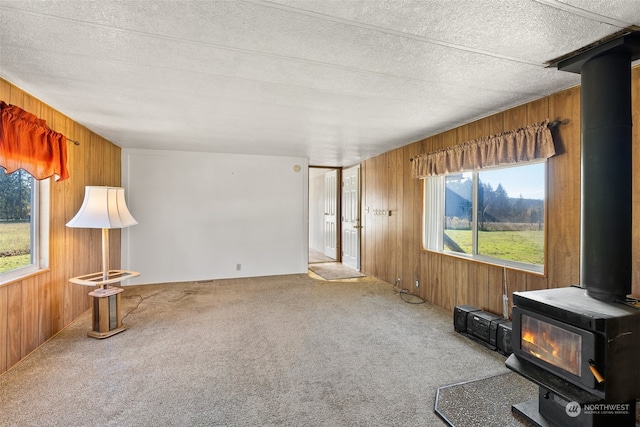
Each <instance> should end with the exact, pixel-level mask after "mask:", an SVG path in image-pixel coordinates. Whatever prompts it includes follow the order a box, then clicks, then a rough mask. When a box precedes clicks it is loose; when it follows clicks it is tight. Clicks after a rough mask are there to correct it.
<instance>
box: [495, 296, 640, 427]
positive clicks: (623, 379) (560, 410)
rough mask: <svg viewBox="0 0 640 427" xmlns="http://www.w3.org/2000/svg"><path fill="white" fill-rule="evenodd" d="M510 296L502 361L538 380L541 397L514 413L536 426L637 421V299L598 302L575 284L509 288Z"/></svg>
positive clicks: (639, 391)
mask: <svg viewBox="0 0 640 427" xmlns="http://www.w3.org/2000/svg"><path fill="white" fill-rule="evenodd" d="M513 301H514V304H515V307H514V309H513V328H512V331H511V334H512V335H511V345H512V347H513V354H512V355H511V356H510V357H509V359H507V362H506V364H507V366H508V367H509V368H510V369H512V370H514V371H516V372H518V373H519V374H521V375H523V376H524V377H526V378H528V379H529V380H531V381H533V382H535V383H536V384H538V385H539V395H538V399H535V400H534V401H530V402H524V403H521V404H518V405H515V406H514V408H513V409H514V412H516V413H517V414H518V415H520V416H521V417H524V418H525V419H527V420H529V421H530V422H533V423H534V424H537V425H541V426H547V425H550V426H552V425H559V426H580V427H582V426H612V425H615V426H624V425H629V426H635V413H636V406H635V400H636V397H637V396H640V382H639V381H638V378H637V377H638V375H637V374H636V372H637V371H638V366H637V364H638V361H639V360H640V342H639V340H638V339H639V337H640V308H639V307H640V306H638V304H637V301H635V300H628V301H625V302H606V301H600V300H597V299H595V298H592V297H590V296H588V295H587V293H586V291H585V290H584V289H582V288H580V287H568V288H558V289H547V290H541V291H530V292H514V294H513ZM571 405H573V406H571ZM601 405H620V406H616V408H615V409H613V410H611V409H607V408H612V406H601ZM578 408H579V410H578ZM569 410H573V411H574V412H568V411H569Z"/></svg>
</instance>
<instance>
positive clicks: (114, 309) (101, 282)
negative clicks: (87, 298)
mask: <svg viewBox="0 0 640 427" xmlns="http://www.w3.org/2000/svg"><path fill="white" fill-rule="evenodd" d="M139 275H140V273H138V272H136V271H126V270H109V272H108V274H107V275H106V278H105V274H104V273H103V272H102V271H100V272H98V273H91V274H86V275H84V276H78V277H72V278H71V279H69V282H71V283H75V284H77V285H85V286H100V288H98V289H96V290H94V291H91V292H89V295H91V296H92V297H93V329H92V330H91V331H89V332H87V335H88V336H90V337H92V338H98V339H103V338H108V337H110V336H112V335H115V334H117V333H119V332H122V331H124V330H125V329H127V328H126V326H124V325H123V324H122V316H121V313H120V293H121V292H122V291H124V289H122V288H118V287H116V286H110V285H111V284H112V283H119V282H122V281H124V280H127V279H130V278H132V277H136V276H139Z"/></svg>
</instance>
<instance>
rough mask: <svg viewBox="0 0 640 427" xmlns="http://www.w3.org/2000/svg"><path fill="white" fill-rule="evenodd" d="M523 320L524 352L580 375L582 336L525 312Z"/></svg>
mask: <svg viewBox="0 0 640 427" xmlns="http://www.w3.org/2000/svg"><path fill="white" fill-rule="evenodd" d="M521 322H522V323H521V343H520V346H521V349H522V351H523V352H526V353H529V354H531V355H532V356H534V357H536V358H538V359H540V360H544V361H545V362H547V363H550V364H552V365H554V366H557V367H558V368H560V369H563V370H565V371H567V372H570V373H572V374H573V375H576V376H578V377H579V376H580V374H581V372H582V336H580V335H579V334H576V333H573V332H571V331H568V330H566V329H563V328H561V327H558V326H555V325H552V324H551V323H547V322H545V321H543V320H540V319H537V318H534V317H532V316H528V315H526V314H524V313H523V314H522V320H521Z"/></svg>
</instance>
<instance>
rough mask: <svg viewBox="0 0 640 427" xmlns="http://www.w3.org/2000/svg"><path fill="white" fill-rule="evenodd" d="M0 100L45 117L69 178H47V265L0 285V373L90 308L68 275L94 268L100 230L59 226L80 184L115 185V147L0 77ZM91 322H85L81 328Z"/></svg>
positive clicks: (75, 204) (115, 240) (115, 262)
mask: <svg viewBox="0 0 640 427" xmlns="http://www.w3.org/2000/svg"><path fill="white" fill-rule="evenodd" d="M0 100H2V101H5V102H6V103H7V104H13V105H16V106H18V107H20V108H22V109H24V110H26V111H28V112H30V113H33V114H35V115H36V116H37V117H39V118H41V119H44V120H46V122H47V124H48V125H49V127H51V128H52V129H53V130H55V131H57V132H60V133H62V134H63V135H65V136H66V137H67V138H69V139H72V140H74V141H78V142H80V145H78V146H76V145H74V144H73V143H72V142H68V143H67V144H68V152H69V173H70V178H69V179H67V180H65V181H61V182H51V184H50V185H51V214H50V216H51V218H50V237H49V268H48V269H47V270H45V271H43V272H40V273H37V274H34V275H32V276H29V277H27V278H25V279H22V280H17V281H13V282H10V283H6V284H3V285H0V374H2V373H3V372H5V371H6V370H7V369H9V368H11V367H12V366H13V365H15V364H16V363H17V362H19V361H20V360H21V359H22V358H24V357H25V356H26V355H28V354H29V353H31V352H32V351H33V350H34V349H36V348H37V347H38V346H39V345H41V344H42V343H44V342H45V341H46V340H48V339H49V338H51V337H52V336H53V335H55V334H56V333H57V332H59V331H60V330H62V328H64V327H65V326H67V325H68V324H69V323H71V322H72V321H73V320H75V319H76V318H77V317H78V316H80V315H81V314H82V313H84V312H85V311H86V310H87V309H89V308H90V304H91V301H90V297H89V296H88V295H87V293H88V292H89V291H90V290H91V288H87V287H84V286H80V285H74V284H71V283H69V282H68V280H69V278H70V277H74V276H78V275H81V274H86V273H91V272H94V271H100V269H101V265H100V263H101V256H100V252H101V231H100V230H91V229H78V228H68V227H66V226H65V224H66V223H67V221H69V220H70V219H71V218H72V217H73V215H75V213H76V212H77V210H78V209H79V208H80V205H81V204H82V200H83V197H84V187H85V185H110V186H119V185H120V177H121V174H120V167H121V166H120V165H121V157H120V147H118V146H116V145H114V144H112V143H111V142H109V141H107V140H105V139H103V138H101V137H100V136H98V135H96V134H95V133H93V132H91V131H89V130H88V129H87V128H85V127H83V126H81V125H79V124H78V123H75V122H74V121H72V120H71V119H69V118H68V117H66V116H64V115H62V114H61V113H59V112H58V111H56V110H54V109H52V108H51V107H49V106H48V105H46V104H44V103H42V102H40V101H39V100H37V99H35V98H34V97H32V96H30V95H28V94H27V93H25V92H24V91H22V90H20V89H19V88H17V87H15V86H14V85H12V84H10V83H9V82H7V81H5V80H3V79H0ZM110 244H111V247H110V257H111V268H119V266H120V232H119V230H111V235H110ZM89 329H91V325H87V330H89Z"/></svg>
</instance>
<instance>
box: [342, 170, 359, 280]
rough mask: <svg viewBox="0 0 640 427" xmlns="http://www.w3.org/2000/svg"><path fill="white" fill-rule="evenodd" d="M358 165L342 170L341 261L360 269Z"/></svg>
mask: <svg viewBox="0 0 640 427" xmlns="http://www.w3.org/2000/svg"><path fill="white" fill-rule="evenodd" d="M361 229H362V226H361V225H360V166H354V167H352V168H348V169H343V170H342V263H343V264H346V265H348V266H350V267H353V268H356V269H358V270H360V230H361Z"/></svg>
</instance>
